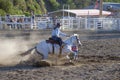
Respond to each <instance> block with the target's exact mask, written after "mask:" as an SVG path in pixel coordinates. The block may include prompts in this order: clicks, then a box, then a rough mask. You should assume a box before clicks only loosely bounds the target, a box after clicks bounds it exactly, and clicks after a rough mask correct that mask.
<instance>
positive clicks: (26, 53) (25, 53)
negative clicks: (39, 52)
mask: <svg viewBox="0 0 120 80" xmlns="http://www.w3.org/2000/svg"><path fill="white" fill-rule="evenodd" d="M35 48H36V47H33V48H31V49H29V50H27V51H25V52H24V53H21V54H20V56H25V55H28V54H30V53H31V51H32V50H33V49H35Z"/></svg>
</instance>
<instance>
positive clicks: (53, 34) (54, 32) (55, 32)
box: [52, 28, 67, 37]
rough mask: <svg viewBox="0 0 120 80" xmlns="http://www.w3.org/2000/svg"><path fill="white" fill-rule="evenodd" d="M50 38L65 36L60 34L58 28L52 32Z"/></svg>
mask: <svg viewBox="0 0 120 80" xmlns="http://www.w3.org/2000/svg"><path fill="white" fill-rule="evenodd" d="M52 36H56V37H61V36H67V35H66V34H65V33H62V32H61V31H60V28H56V29H54V30H53V31H52Z"/></svg>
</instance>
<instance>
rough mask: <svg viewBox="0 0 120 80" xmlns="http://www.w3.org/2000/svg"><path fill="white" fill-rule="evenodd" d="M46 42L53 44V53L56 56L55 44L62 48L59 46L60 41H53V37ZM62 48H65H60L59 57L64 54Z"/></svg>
mask: <svg viewBox="0 0 120 80" xmlns="http://www.w3.org/2000/svg"><path fill="white" fill-rule="evenodd" d="M46 42H47V43H51V44H52V49H53V50H52V51H53V52H52V53H53V54H54V44H58V45H59V46H60V44H59V42H58V41H56V40H54V39H52V38H51V37H50V38H49V39H48V40H46ZM62 48H63V46H60V52H59V56H61V54H62Z"/></svg>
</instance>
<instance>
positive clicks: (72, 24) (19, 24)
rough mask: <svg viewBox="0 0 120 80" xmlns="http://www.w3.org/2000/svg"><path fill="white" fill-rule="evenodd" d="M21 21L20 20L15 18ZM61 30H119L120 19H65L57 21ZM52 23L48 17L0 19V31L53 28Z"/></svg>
mask: <svg viewBox="0 0 120 80" xmlns="http://www.w3.org/2000/svg"><path fill="white" fill-rule="evenodd" d="M17 19H21V18H17ZM57 21H59V22H60V23H61V24H62V27H61V28H62V30H79V29H84V30H119V31H120V18H65V19H58V20H57ZM53 27H54V21H53V20H52V19H51V18H50V17H35V18H34V19H33V18H32V17H22V19H21V20H20V21H10V20H6V18H0V29H47V28H53Z"/></svg>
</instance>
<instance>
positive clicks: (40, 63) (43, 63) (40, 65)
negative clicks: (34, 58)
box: [33, 61, 52, 67]
mask: <svg viewBox="0 0 120 80" xmlns="http://www.w3.org/2000/svg"><path fill="white" fill-rule="evenodd" d="M33 66H34V67H50V66H52V64H51V63H50V62H47V61H39V62H36V63H34V64H33Z"/></svg>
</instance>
